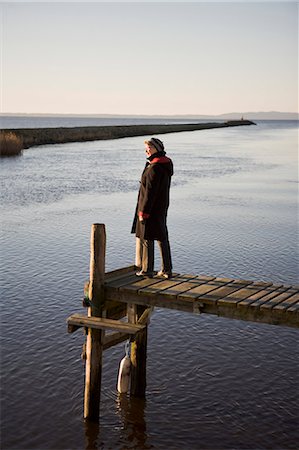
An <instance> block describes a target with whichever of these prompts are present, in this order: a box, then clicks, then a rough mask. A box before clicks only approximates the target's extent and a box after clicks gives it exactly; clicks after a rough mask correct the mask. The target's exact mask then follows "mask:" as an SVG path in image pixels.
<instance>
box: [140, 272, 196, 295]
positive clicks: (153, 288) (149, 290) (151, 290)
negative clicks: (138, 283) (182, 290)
mask: <svg viewBox="0 0 299 450" xmlns="http://www.w3.org/2000/svg"><path fill="white" fill-rule="evenodd" d="M187 280H188V278H186V277H185V276H184V275H178V276H176V277H174V278H171V279H170V280H164V281H161V282H160V283H157V284H152V285H150V286H147V287H144V288H142V289H140V290H139V291H138V292H139V293H140V294H141V295H156V294H158V293H159V292H160V291H162V290H164V289H169V288H170V287H173V286H176V285H177V284H180V283H183V282H185V281H187Z"/></svg>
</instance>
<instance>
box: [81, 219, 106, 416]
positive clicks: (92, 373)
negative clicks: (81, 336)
mask: <svg viewBox="0 0 299 450" xmlns="http://www.w3.org/2000/svg"><path fill="white" fill-rule="evenodd" d="M105 251H106V230H105V225H103V224H93V225H92V228H91V239H90V282H89V299H90V301H91V304H92V306H91V308H88V315H89V316H91V317H101V315H102V311H103V308H104V303H105V297H104V278H105ZM103 341H104V331H103V330H102V329H95V328H88V334H87V339H86V365H85V392H84V418H85V419H88V420H97V419H98V418H99V405H100V392H101V378H102V353H103Z"/></svg>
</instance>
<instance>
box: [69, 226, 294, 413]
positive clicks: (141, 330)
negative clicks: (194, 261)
mask: <svg viewBox="0 0 299 450" xmlns="http://www.w3.org/2000/svg"><path fill="white" fill-rule="evenodd" d="M105 248H106V232H105V225H103V224H94V225H92V231H91V257H90V280H89V282H88V284H87V286H86V288H87V291H88V292H86V298H85V301H84V305H85V306H87V307H88V314H87V315H83V314H73V315H71V316H70V317H69V318H68V319H67V324H68V331H69V332H70V333H72V332H74V331H76V330H77V329H79V328H80V327H83V328H84V329H85V330H86V331H87V342H86V374H85V398H84V417H85V418H86V419H89V420H95V419H98V417H99V405H100V389H101V368H102V353H103V350H105V349H107V348H110V347H111V346H113V345H116V344H118V343H120V342H122V341H124V340H127V339H130V342H131V364H132V369H131V388H130V394H131V395H133V396H138V397H143V396H145V389H146V352H147V328H148V322H149V317H150V314H151V312H152V310H153V308H154V307H159V308H168V309H174V310H179V311H185V312H189V313H192V314H201V313H207V314H214V315H217V316H221V317H228V318H233V319H241V320H247V321H254V322H262V323H268V324H273V325H282V326H290V327H299V286H286V285H282V284H273V283H271V282H263V281H262V282H260V281H258V282H257V281H250V280H239V279H236V280H235V279H231V278H222V277H216V276H215V277H213V276H207V275H192V274H174V276H173V277H172V278H171V279H169V280H165V279H162V278H159V277H157V276H155V277H153V278H144V277H142V278H140V277H137V276H136V275H135V267H134V266H130V267H125V268H122V269H119V270H115V271H112V272H108V273H105ZM124 319H125V320H124ZM106 330H112V331H113V333H110V334H108V335H105V331H106Z"/></svg>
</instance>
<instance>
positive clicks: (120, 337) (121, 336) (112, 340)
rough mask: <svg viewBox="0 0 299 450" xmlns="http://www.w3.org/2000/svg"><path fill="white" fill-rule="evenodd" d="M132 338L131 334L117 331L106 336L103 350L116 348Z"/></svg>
mask: <svg viewBox="0 0 299 450" xmlns="http://www.w3.org/2000/svg"><path fill="white" fill-rule="evenodd" d="M129 338H130V335H129V334H125V333H122V332H120V331H116V332H115V333H110V334H107V335H105V337H104V342H103V349H104V350H108V348H111V347H114V346H115V345H117V344H121V343H122V342H124V341H127V340H128V339H129Z"/></svg>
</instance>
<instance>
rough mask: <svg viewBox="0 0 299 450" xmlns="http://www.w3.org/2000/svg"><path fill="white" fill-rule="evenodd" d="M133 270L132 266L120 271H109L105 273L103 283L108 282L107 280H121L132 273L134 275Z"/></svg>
mask: <svg viewBox="0 0 299 450" xmlns="http://www.w3.org/2000/svg"><path fill="white" fill-rule="evenodd" d="M135 270H136V268H135V266H134V265H133V266H127V267H122V268H121V269H115V270H111V271H110V272H106V273H105V281H109V280H112V279H115V278H121V277H123V276H126V275H128V274H133V273H135Z"/></svg>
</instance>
